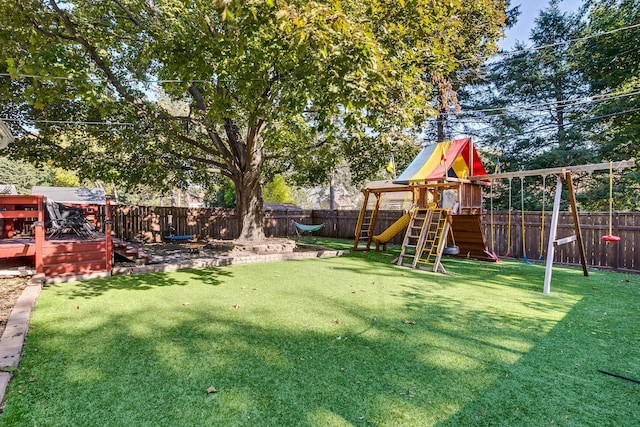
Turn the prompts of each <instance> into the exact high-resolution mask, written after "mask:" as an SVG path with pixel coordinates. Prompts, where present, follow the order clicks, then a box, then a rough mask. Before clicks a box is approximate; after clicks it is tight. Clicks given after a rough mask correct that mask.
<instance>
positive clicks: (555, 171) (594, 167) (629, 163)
mask: <svg viewBox="0 0 640 427" xmlns="http://www.w3.org/2000/svg"><path fill="white" fill-rule="evenodd" d="M635 164H636V163H635V161H634V160H622V161H619V162H613V169H617V170H619V169H624V168H632V167H634V166H635ZM610 167H611V163H609V162H606V163H593V164H589V165H578V166H566V167H562V168H548V169H532V170H525V171H519V172H504V173H494V174H487V175H479V176H470V177H469V178H467V179H469V180H471V181H478V180H482V181H486V180H487V179H507V178H519V177H526V176H544V175H563V174H566V173H576V172H595V171H601V170H609V168H610Z"/></svg>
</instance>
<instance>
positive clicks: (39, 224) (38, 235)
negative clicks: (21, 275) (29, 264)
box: [34, 196, 45, 274]
mask: <svg viewBox="0 0 640 427" xmlns="http://www.w3.org/2000/svg"><path fill="white" fill-rule="evenodd" d="M36 198H37V203H38V221H36V222H35V224H34V228H35V243H36V253H35V260H34V264H35V267H36V274H43V273H44V263H43V261H42V259H43V254H42V251H43V249H44V210H45V206H44V196H36Z"/></svg>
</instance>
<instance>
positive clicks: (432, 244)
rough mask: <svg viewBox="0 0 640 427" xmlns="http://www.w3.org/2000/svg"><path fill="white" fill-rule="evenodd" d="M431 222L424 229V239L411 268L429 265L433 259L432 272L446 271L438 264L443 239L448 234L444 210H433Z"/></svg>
mask: <svg viewBox="0 0 640 427" xmlns="http://www.w3.org/2000/svg"><path fill="white" fill-rule="evenodd" d="M432 211H433V212H432V213H431V220H430V222H429V225H428V227H426V229H425V238H424V242H423V244H422V247H421V248H420V251H419V252H418V253H419V255H418V256H417V257H416V259H415V260H414V265H413V268H419V264H431V263H432V258H433V271H434V272H437V271H438V270H440V271H441V272H442V273H446V272H447V271H446V270H445V269H444V267H443V266H442V264H441V263H440V259H441V258H442V250H443V247H444V243H445V237H446V235H447V233H448V232H449V226H450V224H449V220H448V214H447V212H446V210H445V209H433V210H432Z"/></svg>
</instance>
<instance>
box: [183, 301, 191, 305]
mask: <svg viewBox="0 0 640 427" xmlns="http://www.w3.org/2000/svg"><path fill="white" fill-rule="evenodd" d="M189 304H191V303H190V302H189V301H185V302H183V303H182V305H189Z"/></svg>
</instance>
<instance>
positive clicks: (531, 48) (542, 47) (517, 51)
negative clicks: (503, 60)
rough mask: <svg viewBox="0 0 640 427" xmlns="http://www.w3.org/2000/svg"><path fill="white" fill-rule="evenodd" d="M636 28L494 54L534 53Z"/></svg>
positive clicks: (634, 25) (636, 25) (630, 27)
mask: <svg viewBox="0 0 640 427" xmlns="http://www.w3.org/2000/svg"><path fill="white" fill-rule="evenodd" d="M638 27H640V23H638V24H632V25H627V26H626V27H620V28H614V29H613V30H609V31H604V32H602V33H598V34H591V35H589V36H584V37H578V38H577V39H569V40H565V41H562V42H557V43H549V44H546V45H542V46H532V47H528V48H523V49H516V50H512V51H508V52H498V53H496V55H499V56H502V55H513V54H518V53H523V52H529V51H532V50H533V51H536V50H542V49H548V48H551V47H556V46H561V45H563V44H568V43H577V42H581V41H584V40H589V39H593V38H596V37H602V36H607V35H609V34H614V33H617V32H619V31H626V30H632V29H634V28H638Z"/></svg>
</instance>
